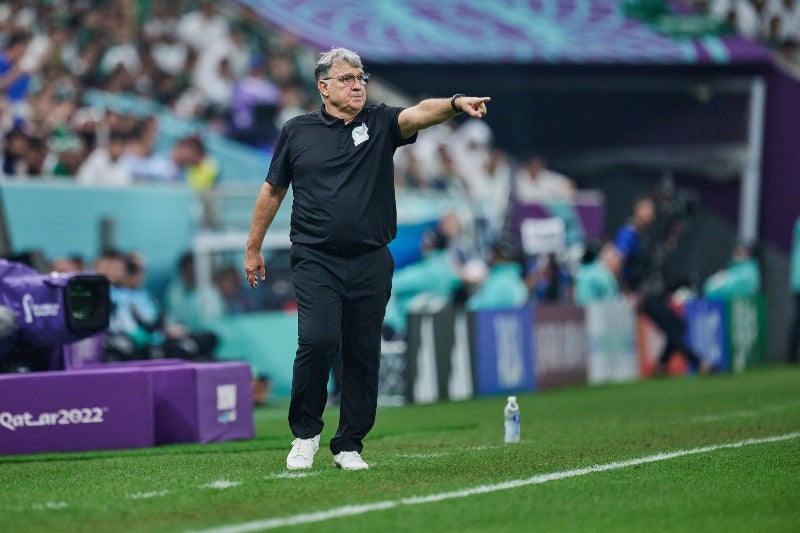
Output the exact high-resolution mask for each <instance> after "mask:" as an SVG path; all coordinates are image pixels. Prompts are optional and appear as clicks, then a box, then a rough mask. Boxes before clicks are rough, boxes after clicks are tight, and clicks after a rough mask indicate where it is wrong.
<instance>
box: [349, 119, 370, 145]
mask: <svg viewBox="0 0 800 533" xmlns="http://www.w3.org/2000/svg"><path fill="white" fill-rule="evenodd" d="M367 139H369V133H368V132H367V125H366V124H362V125H360V126H359V127H357V128H354V129H353V143H354V146H358V145H359V144H361V143H363V142H364V141H366V140H367Z"/></svg>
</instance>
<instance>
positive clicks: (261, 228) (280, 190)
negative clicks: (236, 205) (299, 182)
mask: <svg viewBox="0 0 800 533" xmlns="http://www.w3.org/2000/svg"><path fill="white" fill-rule="evenodd" d="M286 191H288V189H287V188H286V187H278V186H277V185H272V184H271V183H269V182H264V185H262V186H261V192H259V193H258V199H257V200H256V205H255V208H254V209H253V218H252V219H251V220H250V233H249V234H248V236H247V248H246V249H245V253H244V272H245V275H246V276H247V283H249V284H250V287H257V286H258V279H257V277H258V278H261V279H262V280H263V279H264V278H265V277H266V275H267V272H266V270H265V269H264V256H263V255H261V245H262V244H263V243H264V235H266V234H267V229H268V228H269V226H270V224H272V221H273V220H274V219H275V213H277V212H278V208H279V207H280V206H281V202H282V201H283V198H284V197H285V196H286ZM256 276H257V277H256Z"/></svg>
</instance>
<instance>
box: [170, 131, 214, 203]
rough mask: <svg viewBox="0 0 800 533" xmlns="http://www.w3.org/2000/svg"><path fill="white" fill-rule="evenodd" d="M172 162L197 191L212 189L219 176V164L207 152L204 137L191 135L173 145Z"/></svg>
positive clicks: (185, 180) (189, 184)
mask: <svg viewBox="0 0 800 533" xmlns="http://www.w3.org/2000/svg"><path fill="white" fill-rule="evenodd" d="M170 157H171V159H172V163H173V164H174V165H175V166H177V168H178V172H179V173H180V176H181V177H182V179H183V182H184V183H186V184H187V185H188V186H189V187H190V188H191V189H192V190H193V191H195V192H205V191H207V190H209V189H211V188H212V187H213V186H214V185H215V184H216V182H217V179H218V178H219V165H217V162H216V161H215V160H214V158H213V157H211V156H209V155H208V154H207V153H206V147H205V144H204V143H203V139H202V138H200V137H199V136H197V135H190V136H189V137H184V138H183V139H180V140H179V141H178V142H177V143H175V145H174V146H173V147H172V151H171V154H170Z"/></svg>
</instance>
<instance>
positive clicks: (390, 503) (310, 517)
mask: <svg viewBox="0 0 800 533" xmlns="http://www.w3.org/2000/svg"><path fill="white" fill-rule="evenodd" d="M796 438H800V431H797V432H794V433H786V434H783V435H776V436H773V437H764V438H760V439H745V440H741V441H739V442H729V443H725V444H713V445H711V446H703V447H700V448H691V449H688V450H677V451H674V452H663V453H657V454H655V455H648V456H646V457H639V458H636V459H629V460H627V461H614V462H612V463H606V464H602V465H594V466H589V467H585V468H576V469H574V470H565V471H562V472H552V473H550V474H540V475H538V476H533V477H529V478H526V479H514V480H511V481H504V482H502V483H495V484H493V485H481V486H478V487H472V488H469V489H463V490H456V491H452V492H441V493H439V494H430V495H428V496H412V497H410V498H402V499H399V500H387V501H382V502H375V503H366V504H363V505H347V506H344V507H336V508H334V509H330V510H328V511H319V512H316V513H303V514H298V515H295V516H287V517H284V518H270V519H266V520H256V521H253V522H244V523H242V524H233V525H230V526H223V527H219V528H212V529H206V530H202V531H200V532H198V533H246V532H249V531H263V530H265V529H273V528H277V527H286V526H296V525H299V524H309V523H313V522H323V521H325V520H329V519H331V518H341V517H345V516H353V515H360V514H364V513H369V512H372V511H383V510H385V509H392V508H394V507H398V506H401V505H417V504H422V503H432V502H439V501H442V500H452V499H455V498H465V497H467V496H474V495H476V494H486V493H489V492H497V491H499V490H506V489H514V488H518V487H525V486H528V485H540V484H542V483H547V482H548V481H556V480H558V479H566V478H571V477H578V476H585V475H587V474H593V473H596V472H608V471H609V470H619V469H620V468H628V467H631V466H637V465H642V464H647V463H655V462H659V461H667V460H669V459H675V458H677V457H685V456H687V455H697V454H700V453H708V452H715V451H719V450H728V449H732V448H742V447H744V446H752V445H755V444H768V443H771V442H780V441H785V440H791V439H796Z"/></svg>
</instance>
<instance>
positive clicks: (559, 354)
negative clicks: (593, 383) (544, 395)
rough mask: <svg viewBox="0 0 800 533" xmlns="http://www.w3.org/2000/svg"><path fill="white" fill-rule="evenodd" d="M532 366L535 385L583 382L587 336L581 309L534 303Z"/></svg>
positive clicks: (587, 348) (539, 386) (562, 384)
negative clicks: (535, 304)
mask: <svg viewBox="0 0 800 533" xmlns="http://www.w3.org/2000/svg"><path fill="white" fill-rule="evenodd" d="M533 316H534V321H533V323H534V331H535V333H534V349H533V352H532V354H533V365H534V374H535V376H536V387H537V388H539V389H548V388H554V387H563V386H566V385H578V384H583V383H586V365H587V359H588V356H589V337H588V332H587V329H586V315H585V313H584V310H583V308H581V307H577V306H574V305H568V304H563V305H537V306H536V307H535V308H534V309H533Z"/></svg>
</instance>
